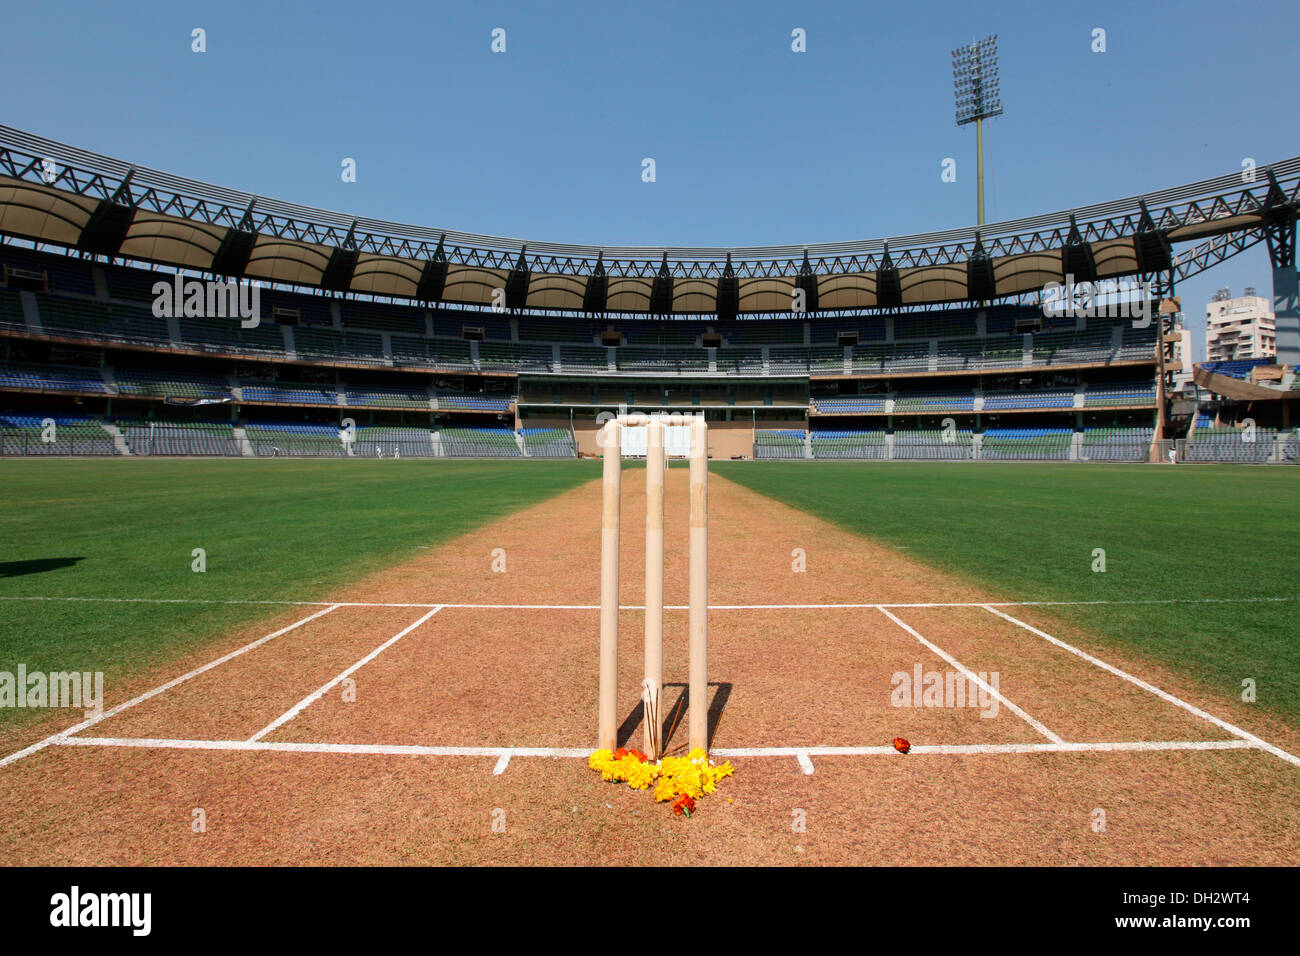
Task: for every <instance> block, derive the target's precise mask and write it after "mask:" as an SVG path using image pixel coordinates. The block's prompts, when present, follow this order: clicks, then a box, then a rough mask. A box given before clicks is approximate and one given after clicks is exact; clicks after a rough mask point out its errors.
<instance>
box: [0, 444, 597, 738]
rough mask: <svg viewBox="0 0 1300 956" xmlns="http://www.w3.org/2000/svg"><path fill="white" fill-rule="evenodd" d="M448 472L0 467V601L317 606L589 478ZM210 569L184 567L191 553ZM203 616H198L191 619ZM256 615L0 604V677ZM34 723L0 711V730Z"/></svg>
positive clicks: (112, 660) (539, 465)
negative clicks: (425, 550)
mask: <svg viewBox="0 0 1300 956" xmlns="http://www.w3.org/2000/svg"><path fill="white" fill-rule="evenodd" d="M598 468H599V465H598V464H593V463H588V462H576V461H558V462H549V461H538V462H529V463H526V464H524V465H523V466H522V467H521V465H520V463H517V462H515V463H511V462H505V463H501V462H482V461H450V462H438V463H436V464H430V463H428V462H418V461H383V462H369V461H332V460H325V461H311V460H296V461H295V460H276V461H238V460H236V461H225V460H175V461H133V460H124V461H123V460H107V461H99V460H93V459H91V460H80V461H78V460H51V461H31V460H10V461H2V462H0V477H2V478H3V484H4V489H5V497H6V503H5V508H4V509H3V511H0V543H2V545H3V547H2V549H0V597H13V596H41V597H149V598H160V599H177V598H183V599H187V600H194V599H209V600H213V599H215V600H240V601H274V600H285V599H289V600H317V599H321V598H324V597H326V596H328V595H330V594H331V593H333V592H334V591H336V590H337V589H339V588H340V587H341V586H342V585H345V584H346V583H347V581H348V580H349V579H350V578H353V577H356V576H359V575H362V574H365V573H367V572H371V571H375V570H378V569H380V568H383V567H386V566H390V565H394V564H397V563H400V562H402V561H404V560H406V559H409V558H410V557H412V556H413V555H416V554H419V553H420V552H419V551H418V550H417V549H418V548H420V547H429V546H432V545H436V544H439V543H441V542H443V541H446V540H449V539H450V538H453V537H455V536H457V535H459V534H462V533H464V532H466V531H469V530H471V529H473V528H475V527H478V526H479V525H482V524H484V523H486V522H488V521H490V520H492V519H494V518H499V517H501V516H502V515H505V514H509V513H510V512H512V511H515V510H517V509H518V508H521V507H525V506H527V505H529V504H532V503H535V502H538V501H541V500H543V499H545V498H547V497H550V496H551V495H554V494H557V493H559V492H561V491H564V490H565V489H568V488H571V487H573V486H575V485H578V484H581V483H582V482H584V481H587V480H588V479H590V478H593V477H595V476H596V475H597V474H598ZM195 548H202V549H203V550H204V551H205V552H206V566H207V569H206V571H204V572H203V573H201V574H200V573H196V572H195V571H193V570H192V569H191V565H192V563H193V561H194V560H195V559H194V557H192V552H193V550H194V549H195ZM200 609H201V610H200ZM269 610H271V609H268V608H267V607H265V606H260V605H249V604H230V605H194V604H104V603H98V602H96V603H79V602H66V601H51V602H29V601H12V600H5V601H0V668H9V669H12V668H13V667H14V666H16V664H17V663H18V662H23V663H25V664H26V665H27V667H28V669H29V670H32V671H36V670H41V671H48V670H64V669H83V670H102V671H104V674H105V680H106V681H108V682H109V683H110V684H111V683H112V682H113V681H114V680H115V679H117V678H121V677H126V676H129V675H131V674H133V673H135V672H137V671H139V670H142V669H145V668H147V667H150V666H153V665H156V664H158V663H160V662H163V661H166V660H168V659H170V658H172V657H174V656H175V655H177V654H180V653H183V652H184V651H186V650H188V649H191V648H194V647H200V646H202V645H203V644H204V643H205V642H207V641H208V640H210V639H211V638H212V637H214V636H216V635H218V634H221V633H223V632H224V631H227V630H229V629H231V628H234V627H236V626H239V625H241V624H244V623H247V622H249V621H253V620H257V619H258V618H262V617H266V616H267V615H268V612H269ZM35 716H39V713H38V712H36V711H31V710H17V709H12V708H4V709H0V723H3V722H5V721H9V720H22V719H31V718H32V717H35Z"/></svg>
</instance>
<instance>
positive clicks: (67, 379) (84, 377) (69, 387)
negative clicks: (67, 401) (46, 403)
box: [0, 362, 110, 395]
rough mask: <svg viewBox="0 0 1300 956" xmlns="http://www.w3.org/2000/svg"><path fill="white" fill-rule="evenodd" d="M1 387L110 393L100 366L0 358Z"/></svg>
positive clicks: (79, 392) (42, 390)
mask: <svg viewBox="0 0 1300 956" xmlns="http://www.w3.org/2000/svg"><path fill="white" fill-rule="evenodd" d="M0 388H5V389H20V390H23V391H31V392H74V393H77V394H83V395H84V394H89V395H107V394H110V393H109V389H108V386H107V385H105V384H104V379H103V376H102V375H100V373H99V369H97V368H82V367H78V366H72V365H37V364H34V363H30V362H0Z"/></svg>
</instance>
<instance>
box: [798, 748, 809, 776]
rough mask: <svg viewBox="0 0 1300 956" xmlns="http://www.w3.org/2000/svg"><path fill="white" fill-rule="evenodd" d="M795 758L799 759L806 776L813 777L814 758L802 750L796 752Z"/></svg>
mask: <svg viewBox="0 0 1300 956" xmlns="http://www.w3.org/2000/svg"><path fill="white" fill-rule="evenodd" d="M795 759H797V760H798V761H799V769H800V770H802V771H803V772H804V776H806V777H811V776H812V775H813V762H812V758H811V757H809V756H808V755H807V754H806V753H803V752H802V751H801V752H799V753H797V754H795Z"/></svg>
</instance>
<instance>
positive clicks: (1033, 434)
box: [980, 428, 1074, 461]
mask: <svg viewBox="0 0 1300 956" xmlns="http://www.w3.org/2000/svg"><path fill="white" fill-rule="evenodd" d="M1073 441H1074V430H1073V429H1070V428H989V429H986V430H985V431H984V436H983V438H982V439H981V441H980V459H981V460H983V461H997V460H1007V461H1012V460H1015V461H1068V460H1069V458H1070V446H1071V444H1072V443H1073Z"/></svg>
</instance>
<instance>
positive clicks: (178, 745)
mask: <svg viewBox="0 0 1300 956" xmlns="http://www.w3.org/2000/svg"><path fill="white" fill-rule="evenodd" d="M54 743H56V744H57V745H58V746H61V747H129V748H136V749H142V750H226V751H237V752H263V753H308V754H343V755H374V756H414V757H496V758H497V765H498V766H499V765H500V762H501V760H502V759H504V758H510V759H513V758H515V757H521V758H522V757H545V758H551V759H559V758H581V759H584V760H585V759H586V758H587V757H589V756H590V755H591V752H592V748H591V747H436V746H423V745H418V744H330V743H291V742H287V741H278V740H256V741H251V740H184V739H181V740H177V739H168V738H159V737H65V738H61V739H59V740H57V741H54ZM1258 749H1261V748H1260V745H1259V744H1257V743H1254V742H1252V741H1249V740H1132V741H1100V742H1096V743H1059V744H1052V743H1046V744H1044V743H1020V744H918V745H915V746H913V747H912V749H911V754H950V755H965V754H1030V753H1115V752H1125V751H1157V750H1258ZM911 754H909V756H910V755H911ZM888 755H893V756H899V754H898V752H897V751H896V750H894V748H893V747H892V746H886V745H882V746H871V747H719V748H717V749H714V750H712V751H710V756H713V757H785V758H789V757H794V758H795V759H799V758H800V757H804V758H808V760H809V763H811V758H812V757H875V756H888ZM800 766H802V762H801V763H800Z"/></svg>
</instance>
